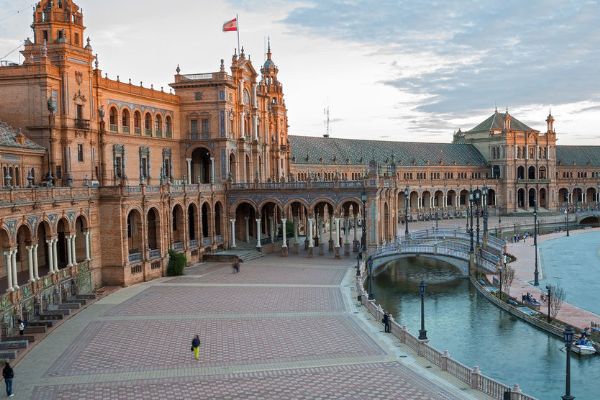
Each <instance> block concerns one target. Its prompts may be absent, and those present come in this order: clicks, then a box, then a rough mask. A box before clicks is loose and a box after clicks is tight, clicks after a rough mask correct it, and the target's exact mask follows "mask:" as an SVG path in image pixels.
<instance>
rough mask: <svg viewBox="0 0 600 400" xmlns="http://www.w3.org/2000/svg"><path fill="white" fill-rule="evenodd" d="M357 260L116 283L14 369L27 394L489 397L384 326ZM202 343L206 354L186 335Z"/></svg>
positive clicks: (203, 268) (269, 261)
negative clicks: (195, 351) (360, 293)
mask: <svg viewBox="0 0 600 400" xmlns="http://www.w3.org/2000/svg"><path fill="white" fill-rule="evenodd" d="M353 263H354V260H353V259H349V258H348V259H342V260H334V259H332V258H331V257H328V256H324V257H315V258H312V259H308V258H305V257H300V256H293V257H289V258H281V257H279V256H276V255H270V256H266V257H264V258H261V259H257V260H254V261H251V262H247V263H244V264H242V269H241V272H240V273H239V274H233V273H232V270H231V267H230V266H229V265H227V264H216V263H207V264H200V265H197V266H194V267H190V268H188V269H187V270H186V275H185V276H182V277H177V278H162V279H160V280H156V281H152V282H148V283H144V284H140V285H136V286H133V287H129V288H125V289H121V290H119V291H117V292H115V293H113V294H111V295H109V296H107V297H105V298H103V299H101V300H100V301H98V302H96V303H95V304H93V305H91V306H90V307H88V308H87V309H85V310H83V311H82V312H81V313H79V314H77V315H76V316H74V317H73V318H71V319H69V320H67V321H66V322H65V323H64V324H63V325H61V326H60V327H59V328H57V329H56V330H54V331H53V332H52V333H51V334H50V335H49V336H48V337H47V338H46V339H45V340H43V341H42V342H41V343H39V344H38V345H37V346H36V347H35V348H34V349H33V350H32V351H31V352H30V353H29V354H27V355H26V357H25V358H24V359H23V360H22V361H21V362H20V363H19V364H18V365H17V367H16V379H15V388H16V393H17V396H18V398H31V399H38V400H41V399H80V400H87V399H89V400H91V399H148V398H155V399H187V398H190V399H217V398H223V399H233V398H240V399H365V398H371V399H407V400H408V399H410V400H421V399H422V400H425V399H430V400H433V399H483V398H485V397H484V396H483V395H482V394H480V393H476V392H473V391H472V390H471V389H469V388H468V387H465V385H464V384H462V383H460V382H458V381H456V380H454V379H452V378H450V377H449V376H447V374H445V373H442V372H441V371H439V370H437V369H436V368H435V367H434V366H432V365H429V363H428V362H426V361H425V360H423V359H419V358H416V357H415V356H414V355H413V354H411V353H410V352H408V350H407V349H405V348H403V346H402V345H401V344H400V343H399V342H398V341H397V340H396V339H394V338H392V337H391V336H389V335H385V334H384V333H382V332H381V324H378V323H376V322H375V321H373V320H372V319H371V318H370V317H368V316H367V315H366V313H364V312H363V310H362V309H361V308H360V307H359V306H358V305H357V303H356V302H355V297H354V296H355V295H356V294H355V292H354V289H353V282H354V265H353ZM194 334H199V335H200V338H201V340H202V346H201V350H200V360H199V361H196V360H194V359H193V356H192V353H191V352H190V342H191V339H192V337H193V335H194Z"/></svg>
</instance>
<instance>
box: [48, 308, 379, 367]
mask: <svg viewBox="0 0 600 400" xmlns="http://www.w3.org/2000/svg"><path fill="white" fill-rule="evenodd" d="M300 332H301V334H299V333H300ZM196 333H197V334H199V336H200V340H201V341H202V346H201V348H200V353H201V357H200V358H201V360H200V362H197V361H195V360H194V359H193V357H192V353H191V351H190V342H191V340H192V337H193V336H194V334H196ZM108 338H110V340H107V339H108ZM290 338H293V340H290ZM384 354H385V352H384V351H383V350H382V349H381V348H380V347H379V346H378V345H377V344H376V343H375V342H374V341H373V340H372V339H371V338H370V337H368V336H366V335H364V334H363V332H362V331H361V329H360V328H359V327H358V326H357V325H356V323H355V322H354V321H353V319H352V318H351V317H350V316H348V315H338V316H326V317H289V318H248V319H240V318H236V319H212V320H211V319H208V320H185V321H181V320H135V321H128V320H126V321H107V322H104V321H94V322H92V323H90V324H89V326H88V327H87V328H86V329H85V330H84V332H83V333H82V334H81V335H79V337H78V339H77V340H76V342H75V343H73V344H72V346H71V347H70V348H69V349H68V350H67V351H66V352H65V353H63V355H62V356H61V357H60V358H59V359H58V360H57V362H56V363H55V364H54V365H53V366H52V367H51V368H50V370H49V371H48V372H47V375H48V376H69V375H85V374H102V373H113V372H129V371H144V370H146V371H147V370H153V369H164V368H175V367H194V366H197V367H198V368H202V367H210V366H223V365H239V364H261V363H274V362H291V361H294V362H296V361H305V360H319V359H326V358H336V357H365V356H376V355H384Z"/></svg>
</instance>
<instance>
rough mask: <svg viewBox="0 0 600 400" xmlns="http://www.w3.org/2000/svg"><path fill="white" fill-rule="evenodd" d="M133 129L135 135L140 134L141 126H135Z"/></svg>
mask: <svg viewBox="0 0 600 400" xmlns="http://www.w3.org/2000/svg"><path fill="white" fill-rule="evenodd" d="M133 131H134V132H135V134H136V135H141V134H142V128H140V127H135V128H134V130H133Z"/></svg>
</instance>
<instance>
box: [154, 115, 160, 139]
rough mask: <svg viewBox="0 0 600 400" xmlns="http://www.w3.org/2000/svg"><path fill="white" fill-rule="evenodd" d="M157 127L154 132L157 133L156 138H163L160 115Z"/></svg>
mask: <svg viewBox="0 0 600 400" xmlns="http://www.w3.org/2000/svg"><path fill="white" fill-rule="evenodd" d="M155 125H156V127H155V128H154V132H155V133H156V136H158V137H162V116H161V115H160V114H158V115H157V116H156V122H155Z"/></svg>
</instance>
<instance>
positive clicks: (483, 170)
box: [0, 0, 600, 307]
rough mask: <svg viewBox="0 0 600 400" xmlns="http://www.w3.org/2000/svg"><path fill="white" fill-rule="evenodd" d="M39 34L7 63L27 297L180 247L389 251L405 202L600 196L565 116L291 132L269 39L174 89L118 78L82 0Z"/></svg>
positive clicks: (11, 254)
mask: <svg viewBox="0 0 600 400" xmlns="http://www.w3.org/2000/svg"><path fill="white" fill-rule="evenodd" d="M32 28H33V32H34V37H33V38H32V39H27V40H26V41H25V44H24V49H23V51H22V54H23V56H24V62H23V63H22V64H7V65H3V66H0V94H1V96H0V121H3V122H2V123H1V124H0V134H1V135H2V142H1V143H0V156H1V162H2V172H3V176H2V177H1V178H0V181H1V183H2V189H1V190H0V222H1V227H2V229H0V242H1V243H0V246H1V247H2V250H3V257H2V268H1V269H0V270H1V271H2V272H1V273H0V278H2V277H4V278H3V279H4V280H6V282H7V284H6V289H7V290H8V291H9V293H11V296H12V297H11V299H12V300H11V301H14V302H17V303H18V302H19V301H20V299H22V298H27V294H28V293H29V294H31V293H33V294H36V293H45V291H47V290H48V288H51V287H52V285H60V284H61V282H64V281H66V280H68V279H70V278H73V277H76V278H77V277H80V275H81V274H83V273H85V274H87V275H88V276H89V282H90V285H92V286H99V285H102V284H110V285H130V284H133V283H136V282H140V281H144V280H149V279H153V278H156V277H159V276H162V275H163V274H164V271H165V268H166V264H167V261H168V254H167V252H168V250H170V249H172V250H174V251H178V252H183V253H185V254H186V256H187V258H188V260H189V261H190V262H195V261H198V260H201V259H202V258H203V257H205V256H206V255H207V254H209V253H213V252H215V251H217V250H218V249H220V248H234V247H251V248H259V249H261V250H262V251H281V252H282V254H284V255H286V254H288V249H289V251H291V252H301V251H302V252H306V254H307V255H309V256H310V255H315V256H316V255H318V254H325V252H326V251H328V250H330V251H333V252H335V254H336V255H340V256H342V255H343V254H345V255H349V254H350V253H351V252H352V251H357V250H358V247H359V241H360V238H359V237H358V236H360V232H358V233H357V229H349V227H357V226H358V225H359V221H360V223H361V224H362V221H363V220H364V221H366V226H367V227H368V229H367V231H366V241H367V245H369V246H374V245H377V244H380V243H383V242H387V241H391V240H393V239H394V238H395V237H396V235H397V229H398V223H399V222H400V221H402V220H403V219H404V218H407V215H406V214H407V213H406V212H405V209H406V208H408V214H409V216H410V218H413V219H419V218H425V217H428V216H430V215H432V214H434V213H435V214H437V215H438V216H439V217H441V218H447V217H449V216H450V215H452V216H459V215H462V212H464V210H465V208H466V207H467V205H468V196H469V190H470V189H472V188H475V187H483V186H486V187H487V188H488V189H489V191H488V196H487V199H486V201H487V203H488V205H489V206H490V207H491V208H492V209H493V210H494V212H497V213H500V214H512V213H519V212H530V211H532V210H533V208H534V207H537V208H539V209H541V210H542V211H544V212H555V211H558V210H560V209H561V208H564V207H565V206H569V205H571V206H596V205H597V203H598V201H599V197H598V196H599V195H598V193H599V186H600V147H594V146H558V145H557V144H556V141H557V134H556V132H555V130H554V118H553V117H552V115H549V116H548V118H547V120H546V129H545V132H541V131H538V130H535V129H533V128H530V127H528V126H527V125H525V124H523V123H522V122H520V121H518V120H517V119H516V118H514V117H513V116H511V115H510V114H509V113H508V111H507V112H505V113H499V112H498V111H497V110H496V111H495V112H494V113H493V114H492V115H491V116H490V117H489V118H488V119H486V120H485V121H484V122H482V123H481V124H479V125H478V126H476V127H475V128H473V129H471V130H469V131H465V132H462V131H458V132H456V133H455V134H454V138H453V141H452V143H409V142H382V141H372V140H350V139H335V138H324V137H305V136H293V135H288V120H287V110H286V105H285V99H284V92H283V85H282V83H281V82H280V81H279V78H278V72H279V69H278V67H277V65H276V64H275V63H274V60H273V57H272V53H271V49H270V45H269V50H268V52H267V55H266V60H265V61H264V63H263V64H262V65H261V66H260V69H259V70H258V71H257V70H256V68H255V67H254V65H253V63H252V61H251V59H250V57H249V56H246V54H245V52H244V50H243V49H242V50H241V52H240V54H234V55H233V56H232V58H231V63H230V64H229V67H226V66H225V62H224V60H221V62H220V65H219V66H218V69H217V71H216V72H210V73H194V74H182V73H181V69H180V68H179V66H178V67H177V69H176V74H175V76H174V79H173V83H172V84H171V88H172V91H173V93H171V90H168V91H166V90H165V89H164V88H154V87H152V86H150V87H146V86H144V84H143V83H142V82H139V83H137V82H136V83H134V82H131V81H128V82H122V81H121V80H120V78H119V77H118V76H117V77H116V78H115V79H111V78H109V77H108V75H107V74H103V72H102V71H101V69H100V63H99V59H100V58H99V56H98V55H96V54H94V52H93V48H92V45H91V42H90V40H89V39H85V34H86V33H85V27H84V20H83V15H82V13H81V11H80V9H79V7H78V6H77V5H76V4H75V3H74V2H73V1H71V0H62V1H51V0H42V1H40V2H39V3H38V4H37V5H36V7H35V10H34V15H33V24H32ZM363 200H366V201H365V202H363ZM299 238H302V241H300V239H299ZM22 287H25V288H27V290H26V291H25V292H24V291H23V289H22ZM48 296H49V297H48V298H47V299H46V301H47V302H48V301H52V296H53V294H49V295H48ZM28 304H29V303H28ZM27 307H30V305H27Z"/></svg>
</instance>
